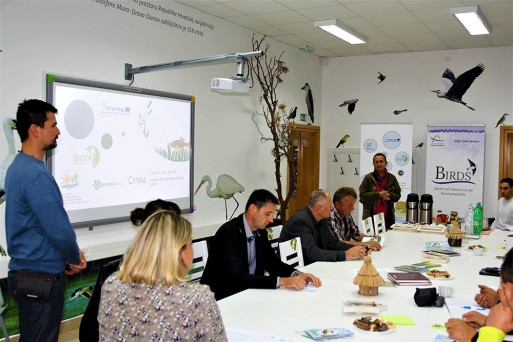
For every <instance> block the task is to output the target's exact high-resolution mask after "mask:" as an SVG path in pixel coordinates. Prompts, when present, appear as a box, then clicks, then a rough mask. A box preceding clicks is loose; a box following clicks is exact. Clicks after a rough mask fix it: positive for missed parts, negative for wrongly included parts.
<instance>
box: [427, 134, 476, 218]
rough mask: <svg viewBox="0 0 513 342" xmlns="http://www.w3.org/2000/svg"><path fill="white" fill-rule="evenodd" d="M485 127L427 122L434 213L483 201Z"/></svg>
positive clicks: (462, 213)
mask: <svg viewBox="0 0 513 342" xmlns="http://www.w3.org/2000/svg"><path fill="white" fill-rule="evenodd" d="M484 150H485V127H484V125H474V126H470V125H469V126H429V125H428V126H427V155H426V187H425V189H426V193H428V194H431V195H432V196H433V213H436V211H437V210H442V212H443V213H445V214H448V213H449V212H450V211H457V212H458V216H459V217H464V216H465V210H466V208H467V206H468V204H469V203H472V205H473V206H474V207H475V206H476V204H477V202H481V203H482V202H483V184H484V182H483V180H484Z"/></svg>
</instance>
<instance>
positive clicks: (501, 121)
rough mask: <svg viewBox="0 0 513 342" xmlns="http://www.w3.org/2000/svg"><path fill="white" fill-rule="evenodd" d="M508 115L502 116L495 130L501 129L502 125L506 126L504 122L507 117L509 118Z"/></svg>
mask: <svg viewBox="0 0 513 342" xmlns="http://www.w3.org/2000/svg"><path fill="white" fill-rule="evenodd" d="M508 115H509V114H508V113H504V114H502V117H501V118H500V119H499V121H498V122H497V125H495V128H497V127H499V126H500V125H504V122H505V121H506V116H508Z"/></svg>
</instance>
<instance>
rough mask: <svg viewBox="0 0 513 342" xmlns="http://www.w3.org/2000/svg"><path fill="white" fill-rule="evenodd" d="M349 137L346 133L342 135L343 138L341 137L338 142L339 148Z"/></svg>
mask: <svg viewBox="0 0 513 342" xmlns="http://www.w3.org/2000/svg"><path fill="white" fill-rule="evenodd" d="M347 139H349V134H346V135H344V136H343V137H342V139H340V141H339V142H338V144H337V148H339V147H340V146H342V145H344V144H345V143H346V141H347Z"/></svg>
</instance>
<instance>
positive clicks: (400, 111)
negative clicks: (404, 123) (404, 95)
mask: <svg viewBox="0 0 513 342" xmlns="http://www.w3.org/2000/svg"><path fill="white" fill-rule="evenodd" d="M407 110H408V109H396V110H394V114H395V115H399V114H401V113H402V112H406V111H407Z"/></svg>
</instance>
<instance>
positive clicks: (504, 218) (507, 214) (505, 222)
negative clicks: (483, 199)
mask: <svg viewBox="0 0 513 342" xmlns="http://www.w3.org/2000/svg"><path fill="white" fill-rule="evenodd" d="M499 188H500V190H501V196H502V197H501V198H499V202H498V203H497V215H496V217H495V221H493V224H492V228H497V229H502V230H513V179H511V178H503V179H501V181H500V183H499Z"/></svg>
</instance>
